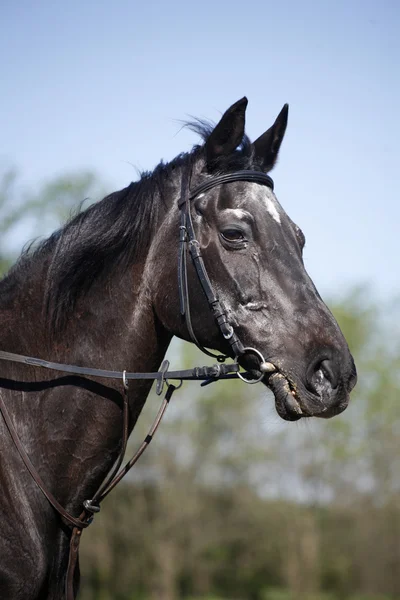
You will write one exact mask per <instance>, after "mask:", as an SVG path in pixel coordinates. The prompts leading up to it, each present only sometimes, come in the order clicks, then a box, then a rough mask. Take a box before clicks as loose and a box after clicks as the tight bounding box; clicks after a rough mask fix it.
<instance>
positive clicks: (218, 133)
mask: <svg viewBox="0 0 400 600" xmlns="http://www.w3.org/2000/svg"><path fill="white" fill-rule="evenodd" d="M246 106H247V98H246V97H244V98H242V99H241V100H238V101H237V102H235V104H232V106H231V107H230V108H228V110H227V111H226V112H225V113H224V114H223V115H222V118H221V120H220V122H219V123H218V124H217V125H216V126H215V128H214V129H213V131H212V132H211V134H210V136H209V138H208V140H207V142H206V144H205V151H206V159H207V165H208V166H212V165H213V163H214V162H215V161H216V160H217V159H218V158H219V157H221V156H228V155H229V154H231V153H232V152H233V151H234V150H236V148H237V147H238V146H239V144H240V143H241V141H242V139H243V136H244V122H245V112H246Z"/></svg>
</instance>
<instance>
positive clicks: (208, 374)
mask: <svg viewBox="0 0 400 600" xmlns="http://www.w3.org/2000/svg"><path fill="white" fill-rule="evenodd" d="M0 360H8V361H10V362H17V363H22V364H25V365H31V366H34V367H43V368H44V369H51V370H53V371H63V372H64V373H73V374H74V375H91V376H93V377H105V378H108V379H120V380H121V379H124V378H125V379H126V380H141V379H154V380H157V381H159V380H162V379H164V381H166V380H167V379H168V380H169V379H180V380H181V381H188V380H197V381H201V380H208V379H210V378H212V377H218V378H219V379H225V378H226V376H227V375H228V374H230V373H233V374H236V373H237V371H238V366H237V365H235V364H231V365H213V366H210V367H195V368H193V369H183V370H181V371H166V372H165V373H163V372H162V371H161V370H160V371H156V372H154V373H131V372H126V371H107V370H104V369H92V368H89V367H78V366H76V365H67V364H63V363H56V362H51V361H48V360H43V359H41V358H34V357H32V356H24V355H22V354H14V353H13V352H5V351H3V350H0ZM234 377H236V375H234ZM228 378H229V379H230V377H228Z"/></svg>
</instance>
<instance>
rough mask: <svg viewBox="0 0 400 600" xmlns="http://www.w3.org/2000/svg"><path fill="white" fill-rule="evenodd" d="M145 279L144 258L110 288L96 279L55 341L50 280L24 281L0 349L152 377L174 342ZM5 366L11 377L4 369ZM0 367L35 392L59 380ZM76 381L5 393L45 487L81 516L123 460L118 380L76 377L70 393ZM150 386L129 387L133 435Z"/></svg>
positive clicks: (1, 317)
mask: <svg viewBox="0 0 400 600" xmlns="http://www.w3.org/2000/svg"><path fill="white" fill-rule="evenodd" d="M148 279H149V276H148V266H147V261H146V260H144V261H143V263H142V264H141V265H136V266H135V267H133V268H132V270H131V271H130V272H129V273H128V274H126V275H125V276H124V277H123V278H119V277H118V276H117V274H116V275H114V276H111V277H109V278H108V280H107V281H102V282H100V281H99V282H98V283H96V284H95V285H94V286H93V288H92V289H91V290H90V292H89V293H88V294H87V296H86V297H85V298H82V299H81V300H80V301H79V302H78V305H77V307H76V310H75V312H74V314H73V315H72V317H71V319H70V320H69V322H68V324H67V326H66V328H65V330H64V331H63V332H62V333H61V334H60V335H58V336H57V337H54V338H52V336H51V335H48V334H47V333H46V328H47V324H46V322H45V320H44V318H43V317H41V315H42V314H43V312H44V311H43V307H42V303H43V297H44V294H43V287H44V284H43V283H42V282H44V281H45V272H44V270H42V272H40V270H37V275H35V276H33V275H32V276H30V277H29V276H28V277H26V278H25V285H24V286H20V289H19V293H15V294H14V298H13V302H12V303H8V305H7V303H5V304H6V306H4V304H3V306H0V321H2V322H3V324H4V327H3V328H2V335H1V347H2V349H4V350H8V351H11V352H17V353H23V354H26V355H30V356H38V357H39V358H44V359H47V360H52V361H57V362H63V363H69V364H77V365H84V366H88V367H96V368H101V369H110V370H120V371H122V370H124V369H126V370H127V371H137V372H141V371H145V372H149V371H156V370H157V369H158V367H159V365H160V363H161V360H162V358H163V356H164V354H165V352H166V349H167V347H168V344H169V342H170V339H171V335H170V334H168V333H167V332H166V331H165V330H164V329H163V328H162V327H161V326H160V324H159V323H158V322H157V319H156V317H155V314H154V311H153V307H152V302H151V296H150V293H149V285H148ZM16 287H17V289H18V286H16ZM11 305H12V306H13V307H14V309H13V310H11V309H10V306H11ZM21 315H23V318H22V319H21ZM4 365H5V368H6V369H7V371H4V370H3V366H4ZM1 366H2V373H5V376H6V377H9V378H10V379H13V380H19V381H35V383H36V384H37V382H38V381H41V380H44V381H45V382H46V383H48V382H49V380H56V379H57V378H59V377H62V374H61V373H58V372H52V371H47V370H46V371H45V370H44V369H38V368H36V369H35V368H32V367H27V366H22V365H16V364H8V363H4V364H3V365H1ZM71 381H72V380H70V379H68V380H66V383H67V385H63V386H57V387H54V388H50V389H49V388H48V387H47V389H45V390H44V391H41V390H39V391H35V392H32V393H30V392H27V393H21V392H9V393H8V394H7V395H9V396H10V402H8V406H10V407H11V411H12V412H13V418H14V421H15V422H16V424H17V429H18V430H19V433H20V435H21V441H22V443H23V444H24V445H25V447H26V450H27V451H28V454H29V455H30V456H31V457H32V460H33V462H34V463H35V465H36V467H37V469H38V471H39V472H41V474H42V476H43V478H44V479H45V481H46V482H48V485H49V489H50V490H51V491H53V493H55V495H57V497H58V499H59V501H60V502H61V503H63V504H64V505H65V506H66V507H67V508H68V509H69V510H70V511H71V512H72V513H74V514H75V513H76V512H77V510H78V511H79V507H80V506H81V503H82V499H85V498H87V497H90V496H91V495H92V494H93V493H94V491H95V490H96V489H97V487H98V486H99V485H100V483H101V481H102V480H103V479H104V477H105V475H106V474H107V472H108V470H109V469H110V467H111V466H112V464H113V462H114V460H115V458H116V456H117V454H118V452H119V448H120V443H121V435H122V411H121V402H120V396H119V393H121V392H122V381H121V382H119V381H117V382H116V381H104V380H103V381H101V382H95V384H94V386H89V387H88V386H87V385H86V383H87V380H85V381H81V380H78V378H73V383H72V385H71ZM152 383H153V382H152V381H144V382H143V381H142V382H135V383H133V382H132V383H131V385H130V389H129V393H128V397H129V407H130V419H129V428H130V430H132V428H133V426H134V424H135V422H136V420H137V418H138V416H139V414H140V411H141V409H142V407H143V405H144V402H145V400H146V398H147V395H148V393H149V391H150V388H151V385H152ZM96 386H97V387H96ZM39 387H40V386H39ZM0 393H4V392H3V390H1V389H0ZM28 401H29V411H27V402H28ZM29 423H30V424H31V427H29ZM32 424H33V425H34V426H33V429H35V431H33V430H32ZM55 437H57V440H56V446H57V451H56V452H55V451H54V448H53V450H52V451H51V452H49V451H48V450H49V448H50V447H51V446H54V442H55ZM43 439H45V440H46V443H45V444H44V443H43ZM47 441H48V445H47ZM71 457H72V458H71ZM77 459H78V460H77ZM60 473H62V474H63V481H62V482H60V481H59V479H58V478H59V475H60ZM64 481H65V484H64V483H63V482H64Z"/></svg>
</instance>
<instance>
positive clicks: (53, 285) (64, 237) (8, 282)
mask: <svg viewBox="0 0 400 600" xmlns="http://www.w3.org/2000/svg"><path fill="white" fill-rule="evenodd" d="M185 126H186V127H188V128H190V129H191V130H192V131H194V132H196V133H197V134H199V135H200V137H202V138H203V140H204V142H206V141H207V139H208V136H209V135H210V133H211V131H212V129H213V125H212V124H211V123H209V122H206V121H202V120H195V121H192V122H188V123H185ZM202 148H203V147H202V146H194V147H193V149H192V151H191V152H190V153H185V154H180V155H178V156H177V157H176V158H175V159H173V160H172V161H171V162H169V163H164V162H162V161H161V162H160V163H159V164H158V165H157V166H156V168H155V169H154V170H153V171H152V172H144V173H142V174H141V176H140V179H139V181H137V182H134V183H131V184H130V185H128V186H127V187H126V188H124V189H122V190H120V191H117V192H113V193H111V194H109V195H108V196H106V197H105V198H103V199H102V200H101V201H99V202H97V203H95V204H92V205H91V206H89V208H87V209H86V210H84V211H82V212H79V213H78V214H76V215H75V216H73V217H72V219H71V220H70V221H69V222H67V223H66V224H65V225H64V226H63V227H61V228H60V229H58V230H57V231H55V232H54V233H53V234H52V235H51V236H50V237H49V238H47V239H45V240H44V241H42V242H41V243H39V244H38V245H36V244H35V245H33V244H31V245H29V246H28V247H27V248H26V249H25V250H24V251H23V252H22V254H21V256H20V258H19V260H18V261H17V263H16V264H15V266H14V267H13V268H12V269H11V270H10V272H9V273H8V275H6V277H5V278H4V279H3V280H2V281H1V282H0V290H1V288H3V290H5V289H10V288H15V287H19V286H18V282H19V281H21V280H22V281H23V280H24V277H25V276H26V275H27V274H28V273H30V272H31V270H32V268H35V266H36V268H40V266H41V265H42V264H43V260H44V259H47V260H48V264H49V267H48V272H47V277H46V285H45V307H46V318H47V320H48V323H49V326H50V328H51V330H52V332H53V333H56V332H60V330H61V329H63V327H64V326H65V324H66V322H67V319H68V317H69V316H70V315H71V314H72V313H73V310H74V308H75V306H76V302H77V300H78V298H79V297H81V296H82V295H84V294H86V293H87V292H88V291H89V289H90V288H91V287H92V286H93V284H94V282H95V281H96V280H98V279H99V278H100V277H106V276H107V275H108V274H109V273H110V272H111V271H113V272H115V271H116V270H117V269H118V270H119V272H120V273H121V274H124V272H126V270H127V269H128V268H129V267H130V266H131V265H132V264H133V263H134V262H135V261H138V260H140V258H141V257H143V256H145V255H146V253H147V250H148V247H149V244H150V241H151V239H152V237H153V235H154V231H155V229H156V226H157V222H158V217H159V209H160V206H162V205H165V187H166V184H167V183H168V180H170V181H172V178H173V176H174V174H175V173H176V170H177V169H178V168H185V166H186V165H189V163H190V162H191V163H193V162H194V161H195V160H196V159H197V158H198V157H200V156H201V151H202ZM251 162H252V151H251V144H250V142H249V140H248V138H247V136H244V138H243V142H242V144H241V145H240V146H239V148H238V149H237V150H236V151H235V152H234V153H233V154H232V155H231V156H230V157H225V158H223V159H221V160H220V162H219V163H218V164H217V165H216V170H217V171H218V172H227V171H230V170H235V169H247V168H251V166H252V165H251ZM16 283H17V286H15V284H16Z"/></svg>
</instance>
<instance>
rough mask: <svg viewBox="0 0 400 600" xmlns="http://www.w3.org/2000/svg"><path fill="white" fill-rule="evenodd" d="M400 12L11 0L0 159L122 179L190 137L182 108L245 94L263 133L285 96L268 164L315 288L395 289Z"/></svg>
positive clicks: (214, 113) (196, 108) (3, 8)
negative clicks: (278, 141)
mask: <svg viewBox="0 0 400 600" xmlns="http://www.w3.org/2000/svg"><path fill="white" fill-rule="evenodd" d="M399 14H400V4H399V3H398V2H395V1H391V2H388V1H380V2H377V1H374V2H371V1H368V0H367V1H364V2H360V1H346V2H344V1H342V0H339V1H337V2H322V1H321V2H318V3H317V2H316V1H315V0H314V1H313V2H310V1H303V2H293V1H290V2H279V3H276V2H274V3H272V2H271V3H269V2H265V1H263V2H261V1H258V0H254V1H253V2H252V3H244V2H235V1H230V2H226V1H222V2H210V1H209V0H204V1H203V2H202V3H190V2H180V1H179V2H178V1H173V0H172V1H170V2H168V3H164V2H150V1H149V2H147V3H144V4H143V3H138V2H136V3H135V2H132V1H130V2H128V1H121V2H118V1H115V2H113V3H111V2H107V3H106V2H89V1H86V2H84V3H82V2H78V1H77V0H70V1H69V2H68V3H58V2H49V1H41V0H37V1H36V2H35V3H33V2H31V1H29V2H27V1H21V2H11V1H10V0H2V2H1V3H0V55H1V56H2V60H1V66H0V70H1V71H0V74H1V76H0V89H1V94H0V168H2V167H3V168H4V167H5V166H10V165H15V166H17V167H18V169H19V171H20V174H21V177H22V179H23V181H24V183H25V184H26V185H34V186H39V184H40V182H42V181H43V180H44V179H48V178H50V177H52V176H55V175H58V174H61V173H64V172H65V171H72V170H76V169H81V168H82V169H83V168H92V169H95V170H96V171H97V172H98V173H99V175H100V176H101V177H102V178H103V179H104V180H105V182H106V183H107V186H108V187H109V189H110V190H112V189H117V188H121V187H123V186H125V185H126V184H127V183H128V182H129V181H131V180H132V179H135V178H136V171H135V168H134V166H136V167H139V168H142V169H151V168H153V167H154V166H155V165H156V164H157V163H158V161H159V160H160V158H164V159H171V158H173V157H174V156H175V155H176V154H177V153H178V152H180V151H183V150H188V149H189V148H190V147H191V146H192V144H194V143H196V141H197V139H196V136H195V135H194V134H192V133H190V132H188V131H185V130H182V131H180V125H179V122H178V121H179V119H185V118H187V116H188V115H196V116H200V117H208V118H211V119H213V120H218V118H219V116H220V114H221V113H222V112H223V111H224V110H225V109H226V108H227V107H228V106H229V105H230V104H232V103H233V102H235V101H236V100H238V99H239V98H241V97H242V96H244V95H246V96H247V97H248V99H249V106H248V111H247V112H248V116H247V132H248V134H249V135H250V137H251V138H253V139H255V138H256V137H258V135H260V134H261V133H262V132H263V131H264V130H265V129H267V128H268V127H269V126H270V125H271V123H272V122H273V120H274V119H275V117H276V115H277V114H278V112H279V111H280V109H281V107H282V105H283V104H284V103H285V102H289V104H290V115H289V127H288V132H287V137H286V139H285V141H284V143H283V146H282V151H281V157H280V162H279V165H278V166H277V168H276V169H275V172H274V174H273V176H274V179H275V185H276V193H277V196H278V199H279V200H280V202H281V204H282V205H283V206H284V208H285V209H286V210H287V212H288V213H289V215H290V216H291V217H292V218H293V219H294V220H295V221H296V222H298V223H299V225H300V226H301V227H302V229H303V230H304V232H305V234H306V237H307V247H306V252H305V261H306V265H307V268H308V270H309V272H310V274H311V276H312V277H313V279H314V281H315V283H316V285H317V287H318V288H319V289H320V290H321V291H322V293H323V294H324V295H326V294H335V293H340V292H341V291H344V290H345V289H347V288H348V287H349V286H351V285H353V284H358V283H360V282H366V283H369V284H370V286H371V289H372V291H373V292H374V293H375V294H376V295H377V296H378V297H379V298H386V297H392V296H393V295H398V294H399V292H400V285H399V275H398V263H399V243H398V227H399V225H398V223H399V217H400V209H399V200H398V196H399V190H400V175H399V172H400V160H399V159H400V153H399V140H400V126H399V106H400V93H399V91H400V80H399V62H400V42H399V38H400V36H399V33H398V32H399V26H400V19H399ZM55 201H56V199H55ZM24 241H25V240H23V239H21V245H22V243H23V242H24Z"/></svg>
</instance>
